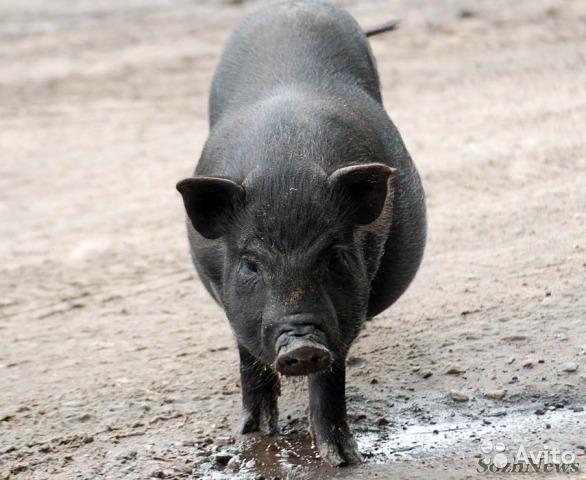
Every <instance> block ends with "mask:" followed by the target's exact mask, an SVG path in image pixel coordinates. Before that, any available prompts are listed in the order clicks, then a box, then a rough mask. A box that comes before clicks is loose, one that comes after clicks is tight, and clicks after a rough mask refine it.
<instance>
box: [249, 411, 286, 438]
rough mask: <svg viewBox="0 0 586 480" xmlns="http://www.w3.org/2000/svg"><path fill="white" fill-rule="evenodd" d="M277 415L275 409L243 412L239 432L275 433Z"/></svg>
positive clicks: (276, 429)
mask: <svg viewBox="0 0 586 480" xmlns="http://www.w3.org/2000/svg"><path fill="white" fill-rule="evenodd" d="M278 420H279V416H278V413H277V412H276V411H273V412H264V413H256V414H255V413H249V412H244V414H243V415H242V421H241V422H240V433H242V434H244V433H252V432H263V433H266V434H268V435H275V434H276V433H277V431H278Z"/></svg>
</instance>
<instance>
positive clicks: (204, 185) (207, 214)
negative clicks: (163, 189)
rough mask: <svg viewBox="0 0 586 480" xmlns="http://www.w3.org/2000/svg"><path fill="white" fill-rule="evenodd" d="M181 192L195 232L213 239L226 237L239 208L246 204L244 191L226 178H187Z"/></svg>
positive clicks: (180, 185)
mask: <svg viewBox="0 0 586 480" xmlns="http://www.w3.org/2000/svg"><path fill="white" fill-rule="evenodd" d="M177 190H178V191H179V193H180V194H181V195H182V196H183V203H184V204H185V210H186V211H187V216H188V217H189V219H190V220H191V223H192V224H193V226H194V228H195V229H196V230H197V231H198V232H199V233H200V234H201V235H202V236H203V237H205V238H209V239H214V238H219V237H221V236H222V235H224V234H225V233H226V231H227V230H228V228H229V226H230V220H231V218H232V217H233V216H234V212H235V211H236V208H238V205H239V204H240V203H241V202H242V201H243V200H244V188H242V186H240V185H238V184H237V183H235V182H233V181H232V180H228V179H226V178H219V177H203V176H196V177H192V178H186V179H185V180H182V181H180V182H179V183H178V184H177Z"/></svg>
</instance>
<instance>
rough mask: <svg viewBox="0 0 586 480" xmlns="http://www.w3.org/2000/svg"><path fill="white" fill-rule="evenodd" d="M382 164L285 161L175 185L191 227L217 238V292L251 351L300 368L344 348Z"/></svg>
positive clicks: (386, 192)
mask: <svg viewBox="0 0 586 480" xmlns="http://www.w3.org/2000/svg"><path fill="white" fill-rule="evenodd" d="M391 172H392V168H390V167H388V166H387V165H384V164H380V163H370V164H361V165H350V166H345V167H342V168H339V169H337V170H335V171H333V172H331V173H329V174H327V173H326V172H324V171H323V170H321V169H320V168H318V167H315V166H312V167H310V166H308V164H307V163H305V162H303V163H301V162H299V163H294V162H292V163H291V164H290V165H289V166H288V167H286V168H285V169H284V170H283V169H282V168H281V169H279V171H274V172H273V171H270V170H269V171H266V170H265V171H260V170H257V171H255V172H253V173H252V174H250V175H249V176H248V177H246V179H245V180H244V181H243V182H242V183H237V182H234V181H232V180H230V179H227V178H219V177H212V176H197V175H196V176H195V177H192V178H188V179H186V180H183V181H181V182H179V183H178V185H177V189H178V190H179V192H180V193H181V194H182V196H183V200H184V203H185V208H186V210H187V215H188V216H189V219H190V221H191V224H192V225H193V227H194V229H195V230H196V231H197V232H198V233H199V234H200V235H201V236H203V237H204V238H206V239H209V240H211V241H214V242H221V245H222V249H221V251H222V252H223V254H222V255H223V258H222V259H221V260H220V259H218V261H219V262H220V263H223V273H222V282H221V285H219V286H218V287H219V291H220V297H221V300H222V303H223V305H224V308H225V310H226V314H227V316H228V319H229V321H230V323H231V324H232V327H233V329H234V332H235V334H236V337H237V339H238V341H239V343H240V344H241V345H243V346H244V347H245V348H247V349H248V350H249V351H250V352H251V353H252V354H253V355H255V356H256V357H257V358H259V359H261V360H262V361H263V362H265V363H266V364H269V365H273V366H274V367H275V368H276V369H277V370H278V371H279V372H281V373H283V374H285V375H305V374H309V373H314V372H318V371H322V370H325V369H328V368H329V367H330V365H331V363H332V362H333V361H335V360H336V358H342V357H343V356H345V354H346V352H347V350H348V348H349V346H350V344H351V343H352V341H353V340H354V339H355V338H356V336H357V335H358V333H359V331H360V329H361V327H362V324H363V322H364V320H365V318H366V312H367V307H368V298H369V291H370V282H371V280H372V278H371V277H372V272H369V265H368V263H369V262H372V258H371V257H372V254H371V253H372V252H368V251H367V250H368V247H367V246H366V244H365V242H366V240H365V238H366V236H367V235H368V234H369V233H368V232H367V230H371V231H372V228H373V227H372V225H371V224H373V222H375V221H376V219H377V218H379V216H380V215H381V212H382V211H383V209H385V205H386V207H387V208H390V202H388V201H387V199H388V198H389V197H390V188H389V185H390V181H389V176H390V174H391ZM387 227H388V225H387ZM381 248H382V246H381ZM375 256H376V255H375ZM379 258H380V256H379Z"/></svg>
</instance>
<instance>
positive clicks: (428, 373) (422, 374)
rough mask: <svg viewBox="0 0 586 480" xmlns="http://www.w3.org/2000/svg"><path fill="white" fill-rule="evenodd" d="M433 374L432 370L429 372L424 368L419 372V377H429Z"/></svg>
mask: <svg viewBox="0 0 586 480" xmlns="http://www.w3.org/2000/svg"><path fill="white" fill-rule="evenodd" d="M432 375H433V372H430V371H429V370H426V371H425V372H422V373H421V377H422V378H429V377H431V376H432Z"/></svg>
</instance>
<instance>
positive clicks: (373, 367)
mask: <svg viewBox="0 0 586 480" xmlns="http://www.w3.org/2000/svg"><path fill="white" fill-rule="evenodd" d="M340 3H341V4H342V5H343V6H345V7H346V8H348V9H349V10H350V12H351V13H352V14H353V15H355V17H356V18H357V19H358V21H359V22H360V23H361V25H363V26H365V27H372V26H376V25H378V24H380V23H382V22H386V21H388V20H392V19H398V20H399V21H400V22H401V28H400V30H398V31H396V32H393V33H388V34H385V35H382V36H379V37H375V38H373V39H372V41H371V43H372V46H373V49H374V52H375V55H376V57H377V60H378V65H379V70H380V74H381V79H382V83H383V95H384V98H385V105H386V107H387V109H388V111H389V114H390V115H391V117H392V118H393V119H394V121H395V123H396V124H397V126H398V128H399V130H400V131H401V133H402V135H403V138H404V140H405V143H406V145H407V147H408V149H409V150H410V152H411V154H412V155H413V157H414V159H415V161H416V163H417V165H418V168H419V171H420V173H421V175H422V177H423V181H424V186H425V189H426V192H427V198H428V208H429V240H428V247H427V251H426V256H425V259H424V263H423V265H422V268H421V270H420V272H419V274H418V277H417V278H416V280H415V282H414V283H413V285H412V286H411V288H410V289H409V290H408V292H407V293H406V294H405V295H404V296H403V298H402V299H401V300H400V301H399V302H398V303H397V304H396V305H394V306H393V307H392V308H391V309H389V310H388V311H387V312H385V313H384V314H383V315H381V316H380V317H378V318H377V319H375V320H374V321H372V322H371V323H370V324H369V325H368V326H367V328H366V330H365V331H364V333H363V334H362V335H361V337H360V338H359V340H358V341H357V343H356V344H355V345H354V347H353V349H352V351H351V355H352V357H351V359H350V361H349V375H348V377H349V378H348V397H349V400H348V401H349V407H348V408H349V411H350V416H351V428H352V429H353V431H354V432H355V433H356V436H357V439H358V442H359V445H360V448H361V450H362V452H363V453H364V455H365V457H366V463H365V464H364V465H360V466H357V467H349V468H342V469H331V468H328V467H324V466H322V465H321V462H320V461H319V459H317V458H316V453H315V451H313V450H312V449H311V447H310V441H309V437H308V436H307V433H306V426H307V422H306V418H305V413H306V411H305V408H306V398H307V392H306V388H305V384H304V383H303V382H302V381H295V382H292V381H289V380H286V381H285V382H284V388H283V395H282V397H281V401H280V405H281V423H280V425H281V427H282V432H283V434H284V435H283V436H279V437H275V438H261V437H254V436H253V437H249V438H242V437H241V436H239V435H237V434H236V427H237V423H238V418H239V413H240V387H239V374H238V357H237V351H236V348H235V341H234V339H233V337H232V334H231V331H230V329H229V325H228V323H227V321H226V320H225V318H224V315H223V312H222V311H221V310H220V309H219V308H218V307H217V306H216V305H215V304H214V303H213V301H212V300H211V299H210V298H209V296H208V295H207V294H206V292H205V291H204V289H203V287H202V285H201V284H200V283H199V282H198V280H197V278H196V276H195V273H194V271H193V268H192V266H191V263H190V258H189V254H188V249H187V241H186V238H185V231H184V214H183V207H182V202H181V198H180V196H179V194H178V193H177V192H176V191H175V188H174V185H175V182H176V181H177V180H180V179H182V178H184V177H186V176H188V175H190V173H191V171H192V169H193V167H194V165H195V163H196V161H197V158H198V155H199V152H200V149H201V147H202V145H203V142H204V140H205V137H206V135H207V123H206V116H207V91H208V86H209V82H210V79H211V75H212V72H213V68H214V66H215V62H216V61H217V57H218V55H219V53H220V51H221V48H222V45H223V42H224V41H225V40H226V38H227V35H228V34H229V31H230V30H231V29H232V28H233V26H234V25H235V24H236V23H237V22H238V20H239V19H241V18H242V17H243V15H244V14H245V13H246V12H248V11H250V10H252V9H253V8H254V6H255V5H257V4H258V2H248V1H245V2H236V1H234V2H229V1H225V2H220V1H209V2H203V1H194V0H189V1H188V0H145V1H138V0H132V1H128V2H118V1H117V0H103V1H100V2H90V1H88V0H79V1H71V0H61V1H54V2H38V1H34V0H4V1H2V2H1V3H0V44H1V45H2V48H1V49H0V219H1V220H0V479H2V480H6V479H28V478H30V479H45V478H56V479H70V478H81V479H94V478H109V479H124V478H128V479H137V478H149V477H155V478H181V479H196V478H258V479H260V478H267V479H269V478H277V477H278V478H281V479H285V478H288V479H291V478H307V479H313V478H368V477H373V478H374V477H377V478H474V477H477V476H481V477H488V478H511V476H512V475H510V474H504V473H503V474H495V473H490V472H488V473H485V474H482V473H477V470H479V461H480V460H481V459H482V458H485V457H486V458H492V457H493V456H494V455H495V452H496V451H497V450H496V448H497V444H498V443H502V444H503V446H504V447H505V448H506V451H505V453H506V454H507V455H509V454H513V453H514V452H516V451H517V449H518V448H519V446H521V445H522V446H524V447H525V448H526V449H527V450H533V451H538V450H543V449H544V448H552V447H556V448H558V449H560V450H562V451H564V450H565V451H569V452H572V453H573V454H574V455H575V456H576V462H577V463H579V464H580V465H581V466H580V471H579V472H574V473H571V474H570V473H567V474H553V475H550V476H549V477H548V478H559V477H562V478H576V477H579V476H580V475H582V476H586V456H585V450H586V447H585V445H586V438H585V435H584V432H585V431H586V414H585V412H584V407H585V406H586V361H585V360H586V322H585V317H586V300H585V295H584V294H585V291H584V290H585V289H584V286H585V278H586V275H585V270H586V269H585V267H586V255H585V249H586V240H585V239H586V228H585V217H586V193H585V192H586V144H585V138H586V128H585V127H586V2H584V1H579V0H566V1H563V0H520V1H516V2H508V1H504V0H494V1H493V0H491V1H488V0H485V1H476V2H470V1H464V0H447V1H444V2H431V1H424V0H410V1H407V0H394V1H383V0H369V1H365V0H362V1H358V0H344V1H341V2H340ZM487 393H488V398H487ZM503 395H504V398H503ZM486 445H488V447H490V446H491V445H492V446H493V450H492V451H490V453H487V452H484V451H481V450H480V447H481V446H486ZM544 445H546V447H544ZM488 450H490V448H489V449H488ZM227 462H228V466H227V467H225V466H224V465H225V464H226V463H227ZM480 470H481V469H480ZM499 475H500V477H499Z"/></svg>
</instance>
